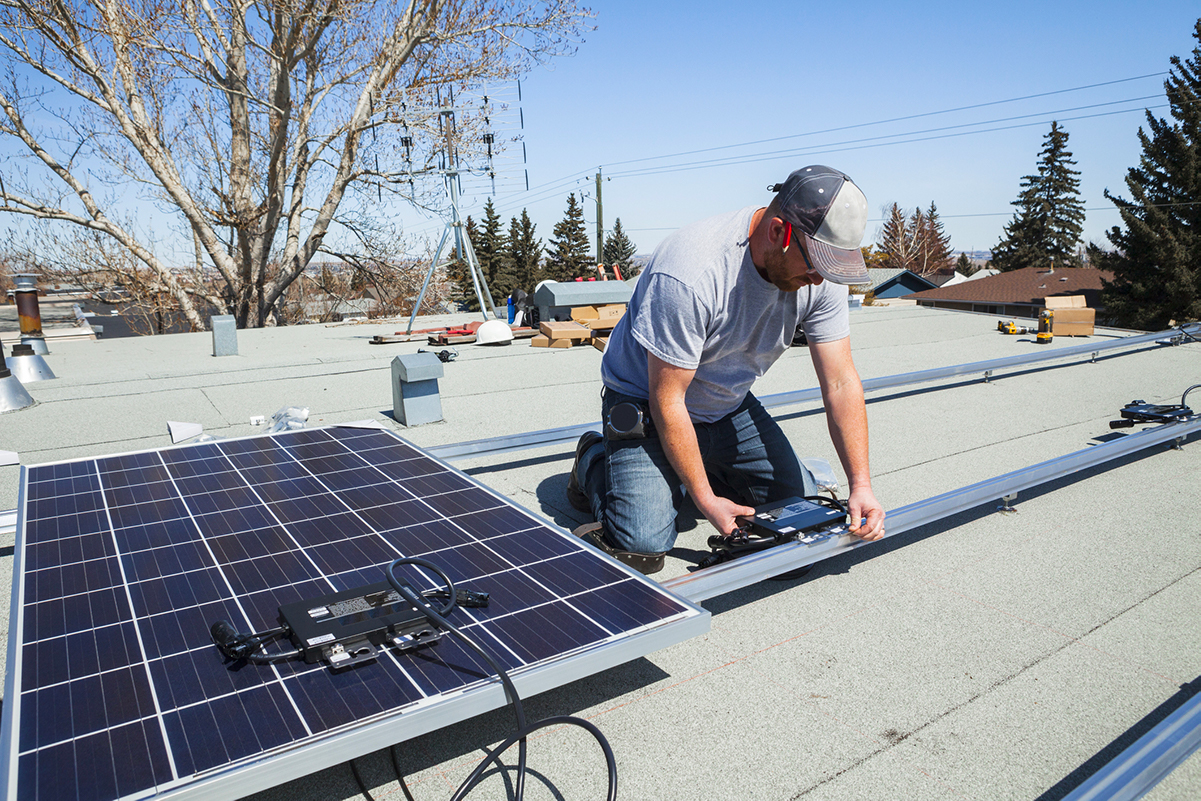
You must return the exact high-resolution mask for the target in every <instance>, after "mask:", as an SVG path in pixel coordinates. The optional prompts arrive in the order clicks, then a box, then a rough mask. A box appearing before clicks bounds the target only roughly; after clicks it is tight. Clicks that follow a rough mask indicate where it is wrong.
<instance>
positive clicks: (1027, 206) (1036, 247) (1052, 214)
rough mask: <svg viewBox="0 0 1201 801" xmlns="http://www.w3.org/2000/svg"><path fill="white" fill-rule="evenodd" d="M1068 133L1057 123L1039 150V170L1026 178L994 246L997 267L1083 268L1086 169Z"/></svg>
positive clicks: (993, 255) (1006, 269)
mask: <svg viewBox="0 0 1201 801" xmlns="http://www.w3.org/2000/svg"><path fill="white" fill-rule="evenodd" d="M1067 142H1068V132H1067V131H1065V130H1064V129H1063V128H1060V127H1059V123H1058V122H1052V123H1051V130H1050V132H1049V133H1048V134H1047V135H1046V137H1045V138H1044V139H1043V148H1042V150H1041V151H1039V154H1038V156H1039V162H1038V173H1037V174H1036V175H1024V176H1022V182H1021V192H1020V193H1019V194H1018V198H1017V200H1014V201H1012V204H1011V205H1014V206H1017V209H1018V210H1017V211H1016V212H1015V213H1014V215H1013V219H1012V220H1011V221H1010V222H1009V224H1008V225H1006V226H1005V234H1004V236H1002V237H1001V241H1000V242H999V243H998V244H997V246H996V247H994V248H993V254H992V264H993V267H995V268H997V269H998V270H1001V271H1003V272H1004V271H1009V270H1020V269H1022V268H1024V267H1050V266H1051V264H1052V262H1051V259H1052V258H1054V264H1056V265H1063V266H1078V265H1079V259H1078V257H1077V255H1076V246H1077V245H1078V244H1079V242H1080V231H1081V229H1082V228H1083V226H1084V203H1083V202H1082V201H1081V200H1080V179H1079V177H1078V176H1079V175H1080V171H1079V170H1073V169H1072V167H1073V166H1074V165H1075V164H1076V162H1075V161H1073V160H1072V153H1071V151H1069V150H1068V149H1067Z"/></svg>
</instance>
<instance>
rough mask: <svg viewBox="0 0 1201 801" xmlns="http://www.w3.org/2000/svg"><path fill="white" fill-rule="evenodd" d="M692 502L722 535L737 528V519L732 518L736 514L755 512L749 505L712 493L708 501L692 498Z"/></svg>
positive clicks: (728, 533) (731, 532)
mask: <svg viewBox="0 0 1201 801" xmlns="http://www.w3.org/2000/svg"><path fill="white" fill-rule="evenodd" d="M693 503H695V504H696V508H697V509H699V510H700V512H701V514H703V515H704V516H705V519H706V520H708V521H709V522H710V523H712V524H713V527H714V528H715V529H717V530H718V532H719V533H720V534H721V535H722V536H723V537H728V536H730V535H731V534H733V533H734V531H735V530H736V529H737V528H738V521H737V520H735V519H734V518H735V517H736V516H738V515H746V516H750V515H753V514H755V510H754V509H752V508H751V507H749V506H743V505H742V504H739V503H734V502H733V501H731V500H729V499H727V498H723V497H721V496H720V495H714V496H713V499H712V500H711V501H709V502H708V503H702V502H699V501H697V500H696V499H695V498H693Z"/></svg>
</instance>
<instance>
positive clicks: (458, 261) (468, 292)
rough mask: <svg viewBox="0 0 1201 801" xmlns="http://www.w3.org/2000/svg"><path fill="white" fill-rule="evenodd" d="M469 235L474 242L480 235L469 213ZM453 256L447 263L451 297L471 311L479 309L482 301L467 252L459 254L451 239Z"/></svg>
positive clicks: (467, 224) (467, 228) (450, 245)
mask: <svg viewBox="0 0 1201 801" xmlns="http://www.w3.org/2000/svg"><path fill="white" fill-rule="evenodd" d="M465 229H466V231H467V236H468V237H470V238H471V241H472V242H474V241H475V240H476V237H477V236H479V231H478V230H477V228H476V225H475V220H473V219H471V216H470V215H468V217H467V223H466V226H465ZM448 246H449V247H450V248H451V252H450V253H451V258H450V261H449V262H448V263H447V265H446V278H447V280H448V281H450V285H451V286H450V299H451V301H453V302H454V303H457V304H460V305H462V306H465V307H466V308H467V309H468V310H469V311H479V308H480V302H479V299H478V298H477V297H476V296H475V285H474V284H473V283H472V281H471V270H470V268H468V266H467V258H466V256H467V254H465V253H464V254H459V253H456V252H455V250H454V242H453V241H450V242H449V244H448Z"/></svg>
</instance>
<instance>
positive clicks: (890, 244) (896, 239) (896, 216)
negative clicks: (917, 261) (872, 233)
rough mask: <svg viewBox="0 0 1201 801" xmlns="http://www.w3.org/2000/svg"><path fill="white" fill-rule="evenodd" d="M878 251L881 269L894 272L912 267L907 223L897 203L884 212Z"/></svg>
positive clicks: (911, 252) (911, 249)
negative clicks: (889, 269) (885, 268)
mask: <svg viewBox="0 0 1201 801" xmlns="http://www.w3.org/2000/svg"><path fill="white" fill-rule="evenodd" d="M879 249H880V253H881V255H882V258H881V262H880V266H881V267H887V268H891V269H894V270H908V269H910V268H911V267H913V259H914V249H913V240H912V238H911V237H910V226H909V221H908V220H907V219H906V216H905V212H904V211H903V210H902V209H901V207H900V205H899V204H897V203H893V204H892V206H891V207H890V208H889V209H888V210H887V211H886V212H885V219H884V228H883V229H882V230H881V231H880V242H879Z"/></svg>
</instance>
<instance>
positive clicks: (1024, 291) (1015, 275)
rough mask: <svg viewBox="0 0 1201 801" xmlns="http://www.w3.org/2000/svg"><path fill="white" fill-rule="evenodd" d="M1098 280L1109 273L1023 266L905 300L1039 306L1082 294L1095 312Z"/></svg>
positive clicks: (917, 294) (1110, 275) (1099, 292)
mask: <svg viewBox="0 0 1201 801" xmlns="http://www.w3.org/2000/svg"><path fill="white" fill-rule="evenodd" d="M1102 278H1113V274H1112V273H1110V272H1108V271H1106V270H1094V269H1089V268H1085V267H1060V268H1058V269H1056V270H1053V271H1052V270H1045V269H1041V268H1038V267H1026V268H1025V269H1021V270H1012V271H1010V272H1005V273H997V274H996V275H991V276H989V277H987V278H980V279H978V280H975V281H963V282H960V283H957V284H950V285H947V286H941V287H939V288H938V289H927V290H925V291H923V292H914V293H912V294H910V295H906V296H905V297H906V298H909V299H913V300H918V301H922V300H945V301H957V302H962V303H1029V304H1034V305H1038V306H1041V305H1043V300H1044V299H1045V298H1047V297H1050V296H1054V295H1084V299H1085V302H1086V303H1087V304H1088V305H1089V306H1090V307H1092V308H1094V309H1095V308H1099V307H1100V299H1101V279H1102Z"/></svg>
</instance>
